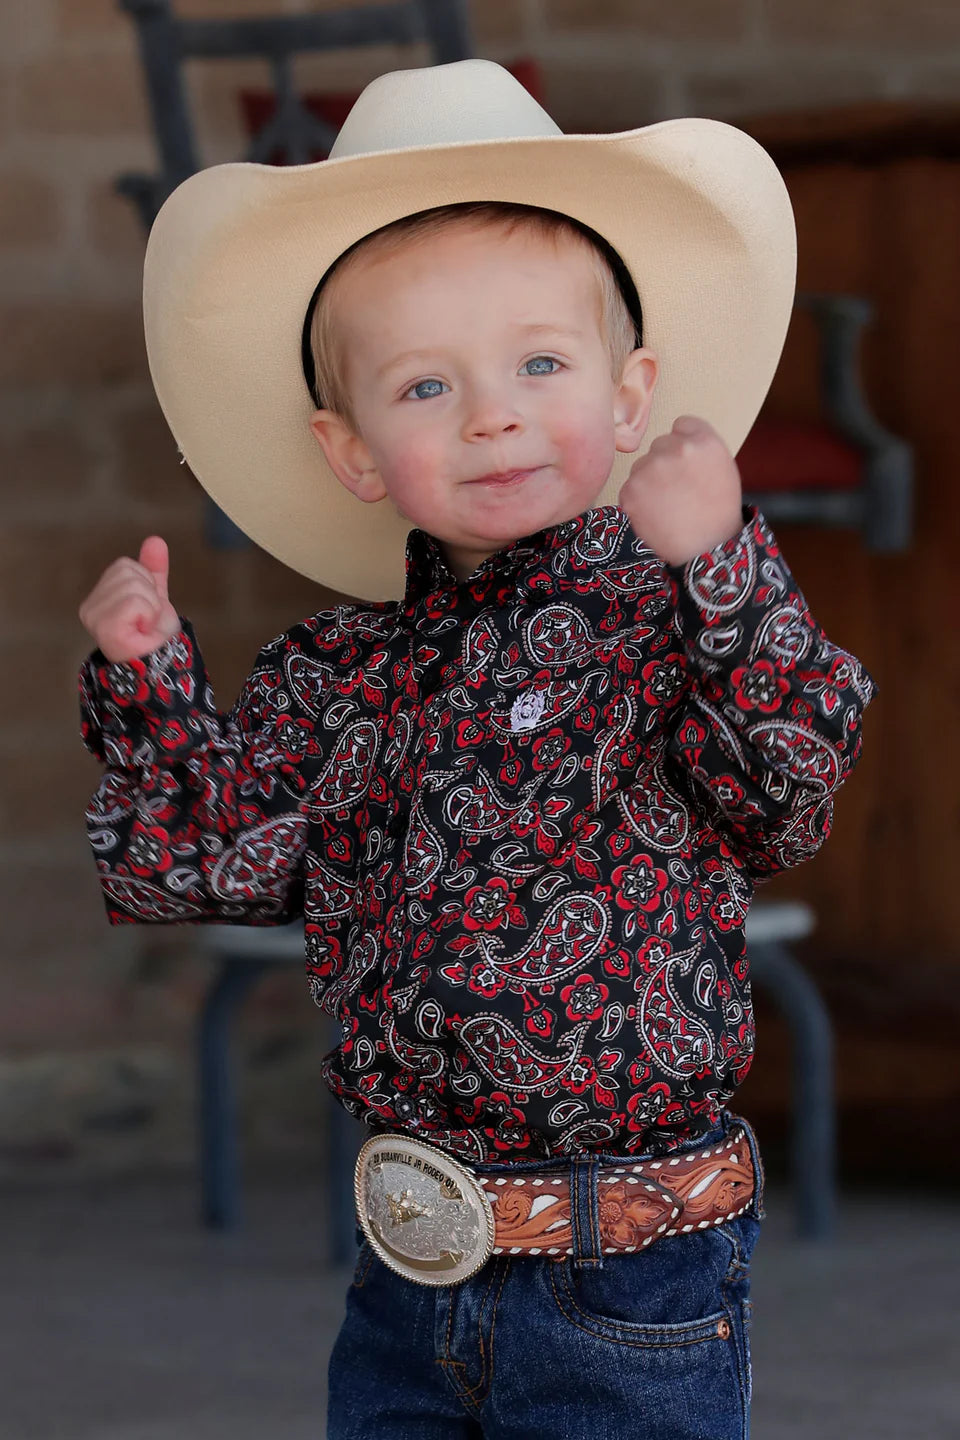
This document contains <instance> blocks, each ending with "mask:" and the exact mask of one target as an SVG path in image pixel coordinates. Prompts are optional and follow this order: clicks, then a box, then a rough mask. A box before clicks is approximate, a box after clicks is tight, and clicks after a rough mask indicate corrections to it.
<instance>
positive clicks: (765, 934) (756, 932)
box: [745, 900, 817, 946]
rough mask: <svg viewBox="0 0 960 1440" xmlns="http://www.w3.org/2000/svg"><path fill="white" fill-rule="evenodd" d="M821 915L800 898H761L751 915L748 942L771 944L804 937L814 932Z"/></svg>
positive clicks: (749, 917) (750, 943)
mask: <svg viewBox="0 0 960 1440" xmlns="http://www.w3.org/2000/svg"><path fill="white" fill-rule="evenodd" d="M816 926H817V917H816V915H815V914H814V913H813V911H812V910H811V908H810V906H809V905H804V904H803V902H802V901H800V900H771V901H769V903H768V902H766V901H761V902H760V904H759V905H754V906H753V907H752V908H751V910H750V912H749V914H748V915H747V923H746V926H745V930H746V936H747V945H748V946H750V945H769V944H770V943H771V941H775V940H781V941H783V942H785V943H786V942H788V941H790V940H803V939H805V938H806V936H807V935H812V934H813V932H814V930H815V929H816Z"/></svg>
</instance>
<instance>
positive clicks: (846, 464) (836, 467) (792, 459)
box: [737, 419, 863, 493]
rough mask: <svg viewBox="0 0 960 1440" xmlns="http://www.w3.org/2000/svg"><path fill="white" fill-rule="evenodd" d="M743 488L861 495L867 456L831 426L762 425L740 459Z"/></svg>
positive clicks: (757, 426) (760, 422)
mask: <svg viewBox="0 0 960 1440" xmlns="http://www.w3.org/2000/svg"><path fill="white" fill-rule="evenodd" d="M737 464H738V465H739V467H740V474H741V476H742V477H743V488H744V490H747V491H753V492H754V493H759V492H761V491H768V490H857V489H859V487H860V485H861V484H862V481H863V456H862V454H861V452H860V451H859V450H857V448H856V447H855V446H854V445H851V444H850V442H849V441H847V440H842V439H841V438H840V436H839V435H836V434H835V433H834V432H833V431H832V430H828V429H827V427H826V426H825V425H814V424H810V425H804V424H801V423H799V422H795V421H789V420H763V419H761V420H758V421H757V423H756V424H755V425H754V427H753V429H752V430H751V431H750V434H749V435H748V436H747V438H746V440H745V441H744V442H743V445H742V447H741V449H740V452H739V454H738V455H737Z"/></svg>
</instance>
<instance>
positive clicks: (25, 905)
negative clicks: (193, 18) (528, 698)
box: [0, 0, 960, 1173]
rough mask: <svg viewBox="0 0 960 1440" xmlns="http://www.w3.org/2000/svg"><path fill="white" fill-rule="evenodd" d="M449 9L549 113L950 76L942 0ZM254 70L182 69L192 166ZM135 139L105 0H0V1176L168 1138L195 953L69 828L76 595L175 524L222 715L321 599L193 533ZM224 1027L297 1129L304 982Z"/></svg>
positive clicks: (174, 539)
mask: <svg viewBox="0 0 960 1440" xmlns="http://www.w3.org/2000/svg"><path fill="white" fill-rule="evenodd" d="M178 8H179V10H180V12H181V13H183V14H197V15H200V14H206V15H212V14H240V13H258V12H263V11H265V10H270V9H271V8H272V9H286V10H296V9H298V8H304V7H303V6H298V5H297V4H296V3H295V0H293V3H291V0H272V4H271V0H180V3H179V7H178ZM473 23H474V31H475V38H476V47H477V51H478V53H481V54H485V55H489V56H491V57H492V58H495V59H510V58H511V57H515V56H518V55H524V54H525V55H533V56H535V57H536V58H537V59H538V60H539V61H540V63H541V66H542V71H543V77H544V84H545V87H546V96H547V103H548V106H549V108H550V109H551V110H552V112H553V113H554V114H555V116H556V118H557V119H558V121H559V122H560V123H561V125H563V126H564V128H566V129H579V128H582V129H601V130H602V129H616V128H624V127H629V126H632V125H637V124H643V123H646V122H648V121H652V120H656V119H660V118H665V117H668V116H672V115H677V114H682V113H700V114H710V115H716V116H719V117H733V116H736V115H737V114H743V113H751V112H756V111H759V110H763V109H767V108H783V107H788V106H809V105H813V104H818V103H828V102H829V103H832V102H837V101H843V100H854V99H860V98H864V97H876V96H900V97H902V96H908V95H923V96H930V97H937V96H941V97H944V98H947V97H953V96H955V95H956V93H957V89H958V80H960V50H958V41H960V7H958V6H957V5H956V4H955V3H950V0H939V3H938V0H803V3H798V0H675V3H672V4H670V3H664V0H658V3H656V4H654V3H653V0H515V3H511V0H475V3H474V6H473ZM422 58H423V57H422V55H421V54H420V52H416V51H414V52H409V51H408V52H401V51H396V50H390V49H380V50H376V51H373V52H362V53H361V52H357V53H351V54H347V55H341V56H337V57H335V58H330V57H327V58H324V59H313V60H311V61H309V62H304V63H303V65H302V67H301V74H302V79H303V82H304V84H306V85H309V86H316V87H324V86H329V87H331V88H335V89H338V90H342V89H348V88H353V87H359V86H360V85H362V84H363V83H364V82H365V81H366V80H367V79H369V78H371V77H372V76H373V74H375V73H377V72H378V71H381V70H384V69H388V68H391V67H393V66H395V65H409V64H417V63H420V62H421V60H422ZM266 78H267V77H266V74H265V70H264V67H262V66H258V65H244V66H236V65H233V66H223V65H221V66H209V67H207V68H206V69H205V70H203V71H202V70H201V67H196V70H195V72H191V74H190V76H189V83H190V92H191V96H192V98H193V102H194V104H195V106H196V112H197V115H198V117H199V123H200V129H201V135H202V152H203V156H204V159H205V161H207V162H213V161H217V160H222V159H227V158H232V157H234V156H236V155H237V154H238V153H239V152H240V149H241V147H242V136H241V131H240V124H239V119H238V114H237V106H236V99H235V96H236V90H237V87H238V85H240V84H241V83H244V84H250V83H253V84H260V83H266ZM152 155H153V150H152V143H151V138H150V134H149V127H148V119H147V113H146V107H145V104H144V97H143V90H142V84H141V76H140V70H139V62H138V58H137V53H136V47H135V43H134V37H133V34H132V27H131V23H130V22H129V20H128V18H127V17H126V16H125V15H123V14H121V13H120V12H119V10H118V7H117V5H116V3H115V0H29V4H26V3H24V4H16V3H14V4H13V5H10V4H6V5H2V6H0V382H2V388H0V474H2V476H3V480H4V490H5V502H6V503H5V517H6V525H5V527H4V530H3V533H2V535H0V603H2V606H3V615H4V620H3V625H2V628H0V655H2V658H3V664H4V675H5V680H6V692H7V696H8V700H7V703H6V704H5V706H4V707H3V710H2V713H0V757H2V762H3V776H4V781H3V796H2V806H0V815H2V827H3V830H2V838H0V860H2V866H0V875H2V885H3V912H2V913H3V921H4V925H3V936H4V943H3V947H2V958H0V1056H3V1059H2V1061H0V1166H3V1167H4V1169H5V1171H6V1172H7V1173H15V1172H19V1171H20V1170H22V1169H24V1168H26V1169H28V1170H29V1169H31V1168H33V1167H35V1166H36V1165H37V1164H38V1163H39V1164H44V1165H47V1164H55V1165H64V1164H71V1163H72V1164H83V1163H90V1164H95V1165H100V1164H107V1163H115V1164H123V1163H134V1162H136V1163H139V1162H141V1161H142V1160H143V1159H144V1158H145V1157H152V1158H154V1159H156V1158H161V1157H162V1158H174V1157H179V1158H181V1159H184V1158H187V1157H189V1155H190V1153H191V1143H192V1142H191V1140H190V1132H189V1105H190V1083H189V1071H188V1068H187V1059H186V1057H187V1046H188V1043H189V1039H190V1034H191V1027H192V1024H193V1019H194V1015H195V1011H196V1006H197V1002H198V998H199V996H200V994H201V993H202V990H203V986H204V984H205V981H206V977H207V962H206V961H205V960H204V958H203V956H202V953H201V951H200V947H199V944H198V940H197V936H196V933H195V932H190V931H187V932H181V931H177V930H164V929H162V928H157V929H154V930H142V929H140V928H136V927H130V928H124V929H120V930H111V929H110V928H109V927H108V926H107V925H106V923H105V919H104V916H103V911H102V906H101V902H100V899H99V894H98V892H97V888H96V885H95V880H94V870H93V863H92V859H91V857H90V855H89V853H88V851H87V848H86V842H85V837H84V835H83V827H82V810H83V806H84V804H85V802H86V799H87V797H88V795H89V793H90V791H91V789H92V787H93V786H94V784H95V782H96V779H97V773H98V772H97V767H96V765H95V764H94V762H93V761H92V759H90V757H88V756H86V755H85V753H84V751H83V750H82V748H81V747H80V744H79V740H78V738H77V735H76V698H75V672H76V667H77V665H78V663H79V661H80V660H81V658H82V657H83V655H84V654H85V653H86V651H87V648H88V647H87V639H86V636H85V635H84V633H83V631H82V629H81V627H80V624H79V621H78V620H77V617H76V610H77V605H78V604H79V602H80V599H81V598H82V596H83V595H84V593H85V592H86V591H87V589H89V587H90V586H91V585H92V584H93V582H94V581H95V579H96V577H97V575H98V574H99V572H100V570H101V569H102V568H103V566H104V565H106V564H107V563H108V562H109V561H110V560H111V559H113V558H114V557H115V556H116V555H118V554H121V553H133V554H135V553H136V549H137V547H138V545H139V543H140V541H141V539H142V538H143V536H144V535H146V534H148V533H150V532H152V531H159V533H161V534H163V535H164V536H165V537H166V538H167V539H168V540H169V542H170V545H171V552H172V578H171V590H172V594H173V595H174V597H175V601H176V603H177V604H178V606H179V608H180V609H181V610H183V611H185V612H186V613H188V614H190V615H191V616H192V618H193V619H194V621H195V622H196V624H197V626H198V628H199V631H200V633H201V635H202V637H203V641H204V648H205V651H206V654H207V658H208V663H209V667H210V671H211V674H212V677H213V680H214V683H215V686H216V689H217V692H218V695H219V698H220V703H221V705H222V706H224V707H226V706H227V705H228V704H229V703H230V701H231V700H232V698H233V696H234V694H235V693H236V690H237V687H238V685H239V683H240V680H241V679H242V677H243V675H244V673H245V671H246V669H247V667H248V665H249V663H250V661H251V660H252V658H253V656H254V655H255V653H256V651H257V649H258V648H259V645H260V644H261V643H262V641H263V640H264V639H265V638H266V637H268V636H269V635H272V634H274V633H277V632H278V631H279V630H280V629H282V628H284V627H285V626H286V625H288V624H289V623H291V622H292V621H294V620H296V619H298V618H300V617H301V616H303V615H304V614H307V613H309V612H310V611H312V610H314V609H316V608H318V606H319V605H320V604H321V603H323V594H322V592H320V591H318V589H317V588H316V587H314V586H312V585H310V584H308V583H307V582H306V581H303V580H301V579H299V578H298V577H296V576H294V575H292V574H290V573H289V572H287V571H285V570H284V569H283V568H282V567H281V566H279V565H278V564H276V562H274V561H273V560H271V559H270V558H269V557H267V556H265V555H263V554H262V553H260V552H258V551H256V550H253V549H250V550H246V551H242V552H229V553H215V552H211V551H210V550H209V549H207V548H206V547H205V546H204V544H203V542H202V539H201V536H200V521H201V513H202V511H201V503H200V500H201V497H200V494H199V492H198V488H197V486H196V485H195V483H194V482H193V480H192V479H191V477H190V476H189V474H188V473H187V472H186V471H185V470H184V469H182V468H181V467H180V466H179V465H177V463H176V459H175V453H174V448H173V444H172V441H171V440H170V438H169V435H168V433H167V431H166V428H165V426H164V424H163V422H162V419H161V418H160V416H159V413H158V410H157V407H156V404H155V402H154V400H153V396H152V391H151V388H150V384H149V380H148V377H147V373H146V366H145V361H144V355H143V348H142V342H141V332H140V315H139V285H140V263H141V257H142V248H143V236H142V234H141V231H140V228H139V223H138V221H137V219H136V217H135V216H134V214H133V212H132V210H131V208H130V206H129V205H128V204H127V202H125V201H123V200H121V199H119V198H118V197H117V196H116V195H115V194H114V193H113V189H112V181H113V178H114V176H116V175H117V174H118V173H119V172H121V171H124V170H137V169H149V168H150V167H151V164H152ZM245 1034H246V1046H247V1053H248V1055H249V1056H250V1057H251V1066H250V1070H249V1074H250V1080H249V1085H250V1093H251V1094H252V1095H253V1097H254V1104H253V1111H252V1113H253V1114H254V1116H255V1117H256V1116H257V1115H258V1114H260V1115H261V1116H262V1119H261V1120H260V1121H256V1120H255V1123H256V1124H257V1125H258V1127H259V1128H258V1129H257V1132H256V1133H257V1134H258V1135H259V1137H260V1140H261V1143H262V1144H263V1146H264V1147H268V1146H273V1147H275V1146H276V1145H277V1144H280V1143H287V1142H290V1143H293V1142H292V1140H291V1137H297V1136H299V1137H301V1138H302V1137H303V1136H304V1135H305V1134H308V1133H309V1132H310V1130H311V1128H312V1127H313V1126H314V1125H315V1124H316V1121H317V1115H316V1103H315V1102H314V1101H313V1100H309V1101H306V1102H305V1101H304V1100H303V1098H302V1097H303V1095H304V1093H305V1092H306V1093H307V1094H312V1093H313V1089H314V1087H315V1049H314V1040H313V1037H314V1035H315V1012H313V1010H312V1008H311V1007H310V1005H309V1002H308V1001H307V998H306V992H305V987H304V985H303V983H302V981H301V979H300V977H299V975H297V974H295V973H293V972H290V973H289V974H284V975H278V976H277V977H276V979H275V980H272V981H271V983H270V984H269V985H267V986H265V987H264V988H263V989H262V991H261V992H260V995H259V997H258V1001H257V1003H256V1004H255V1005H254V1006H253V1007H251V1010H250V1014H249V1016H248V1020H247V1026H246V1032H245ZM304 1037H309V1038H304ZM257 1057H260V1061H261V1063H260V1064H259V1065H258V1064H254V1063H253V1062H254V1061H256V1060H257ZM264 1057H266V1058H264ZM270 1057H272V1059H271V1058H270ZM280 1074H283V1075H284V1076H286V1077H287V1081H288V1083H285V1084H283V1085H280V1084H279V1083H278V1081H277V1079H276V1077H277V1076H278V1075H280ZM258 1077H260V1078H258ZM281 1091H282V1093H283V1095H284V1096H286V1097H288V1098H286V1099H284V1100H281V1099H280V1098H279V1097H280V1092H281ZM257 1096H260V1097H261V1099H262V1100H263V1105H262V1107H261V1109H260V1110H259V1111H258V1110H257V1106H256V1097H257ZM294 1096H296V1097H297V1098H295V1099H294V1098H292V1097H294ZM105 1137H106V1138H105ZM284 1137H286V1138H284Z"/></svg>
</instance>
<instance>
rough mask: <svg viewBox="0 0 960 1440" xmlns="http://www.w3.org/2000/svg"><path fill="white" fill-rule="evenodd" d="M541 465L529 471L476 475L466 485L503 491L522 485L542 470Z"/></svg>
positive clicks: (499, 471) (498, 471)
mask: <svg viewBox="0 0 960 1440" xmlns="http://www.w3.org/2000/svg"><path fill="white" fill-rule="evenodd" d="M542 469H543V466H542V465H534V466H532V467H531V468H530V469H529V470H497V471H495V472H493V473H492V474H490V475H478V476H477V478H476V479H475V480H468V481H467V482H466V483H467V484H468V485H486V486H489V487H490V488H491V489H494V490H505V489H509V488H510V487H511V486H515V485H522V484H523V482H524V480H528V479H529V478H530V476H531V475H536V474H537V473H538V471H540V470H542Z"/></svg>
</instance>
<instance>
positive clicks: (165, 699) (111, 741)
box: [79, 616, 209, 766]
mask: <svg viewBox="0 0 960 1440" xmlns="http://www.w3.org/2000/svg"><path fill="white" fill-rule="evenodd" d="M207 689H208V682H207V673H206V668H205V666H204V663H203V659H202V657H201V655H200V652H199V649H198V647H197V643H196V636H195V635H194V631H193V627H192V625H191V624H190V622H189V620H187V619H185V618H184V617H183V616H181V617H180V629H179V630H178V631H177V632H176V634H175V635H172V636H171V637H170V639H169V640H165V641H164V643H163V644H162V645H159V646H158V647H157V648H156V650H151V651H150V653H149V654H148V655H142V656H140V657H139V658H137V659H133V660H113V661H111V660H108V659H107V658H106V656H105V655H104V654H103V652H102V651H101V650H94V651H93V652H92V653H91V654H90V655H89V656H88V657H87V659H86V660H85V661H84V663H83V665H82V666H81V668H80V675H79V691H80V730H81V735H82V738H83V743H84V745H85V746H86V747H87V749H88V750H89V751H90V752H91V754H93V755H94V756H96V758H97V759H98V760H100V761H101V763H104V764H111V765H121V766H128V765H129V764H130V763H131V761H132V759H133V755H134V752H135V750H136V748H137V745H138V744H139V743H140V741H141V740H143V739H149V740H150V741H151V742H153V743H154V744H159V745H160V746H161V747H162V749H163V750H164V751H165V752H166V753H167V754H168V755H171V756H172V755H173V754H174V753H175V752H176V751H177V750H178V749H179V748H180V747H181V746H182V745H184V744H186V745H187V746H188V748H189V741H190V736H189V735H188V727H187V725H186V724H185V721H186V717H187V716H188V715H191V714H193V713H195V712H196V710H197V709H198V708H204V707H206V706H207V704H208V703H209V702H208V701H207ZM192 728H195V727H192Z"/></svg>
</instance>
